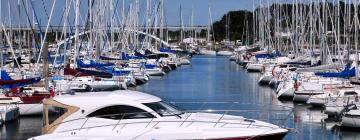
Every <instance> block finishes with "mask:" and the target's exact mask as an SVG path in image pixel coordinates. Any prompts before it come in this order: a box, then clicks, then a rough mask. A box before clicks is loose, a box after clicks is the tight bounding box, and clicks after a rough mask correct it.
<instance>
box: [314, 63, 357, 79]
mask: <svg viewBox="0 0 360 140" xmlns="http://www.w3.org/2000/svg"><path fill="white" fill-rule="evenodd" d="M315 75H318V76H323V77H341V78H349V77H353V76H355V67H353V68H351V69H350V66H349V65H346V66H345V69H344V70H343V71H341V72H318V73H315Z"/></svg>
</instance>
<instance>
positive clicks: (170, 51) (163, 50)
mask: <svg viewBox="0 0 360 140" xmlns="http://www.w3.org/2000/svg"><path fill="white" fill-rule="evenodd" d="M159 51H160V52H168V53H176V51H175V50H171V49H168V48H160V49H159Z"/></svg>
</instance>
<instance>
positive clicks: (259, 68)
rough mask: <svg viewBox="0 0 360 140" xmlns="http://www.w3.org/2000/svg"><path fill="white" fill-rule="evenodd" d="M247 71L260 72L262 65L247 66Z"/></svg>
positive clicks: (262, 68)
mask: <svg viewBox="0 0 360 140" xmlns="http://www.w3.org/2000/svg"><path fill="white" fill-rule="evenodd" d="M246 69H247V71H249V72H262V71H263V70H264V67H263V65H262V64H248V65H247V66H246Z"/></svg>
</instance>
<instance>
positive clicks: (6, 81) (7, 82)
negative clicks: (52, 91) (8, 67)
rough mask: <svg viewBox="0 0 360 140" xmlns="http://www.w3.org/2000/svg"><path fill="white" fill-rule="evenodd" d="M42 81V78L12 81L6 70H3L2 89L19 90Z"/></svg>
mask: <svg viewBox="0 0 360 140" xmlns="http://www.w3.org/2000/svg"><path fill="white" fill-rule="evenodd" d="M40 80H41V78H40V77H34V78H28V79H19V80H14V79H12V78H11V77H10V76H9V75H8V73H7V72H6V71H5V70H1V79H0V87H1V88H8V89H9V88H17V87H23V86H26V85H30V84H34V83H37V82H39V81H40Z"/></svg>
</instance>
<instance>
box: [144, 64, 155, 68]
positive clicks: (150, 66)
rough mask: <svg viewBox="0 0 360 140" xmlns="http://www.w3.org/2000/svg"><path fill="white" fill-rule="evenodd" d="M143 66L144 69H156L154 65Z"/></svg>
mask: <svg viewBox="0 0 360 140" xmlns="http://www.w3.org/2000/svg"><path fill="white" fill-rule="evenodd" d="M144 66H145V68H146V69H154V68H156V67H157V66H156V65H153V64H145V65H144Z"/></svg>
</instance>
